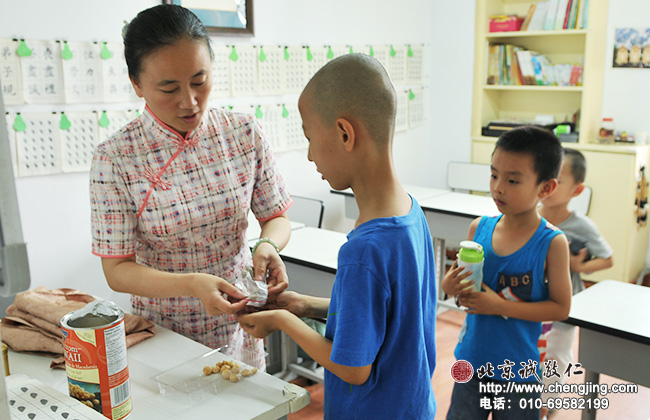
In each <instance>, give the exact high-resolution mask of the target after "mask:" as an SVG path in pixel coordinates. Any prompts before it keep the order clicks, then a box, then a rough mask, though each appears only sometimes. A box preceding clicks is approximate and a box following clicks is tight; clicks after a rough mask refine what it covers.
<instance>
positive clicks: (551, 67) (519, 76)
mask: <svg viewBox="0 0 650 420" xmlns="http://www.w3.org/2000/svg"><path fill="white" fill-rule="evenodd" d="M486 73H487V74H486V83H487V84H488V85H501V86H522V85H535V86H579V85H581V84H582V79H581V75H582V66H581V65H573V64H553V63H551V61H550V60H549V58H548V57H547V56H545V55H544V54H540V53H538V52H536V51H529V50H525V49H523V48H522V47H519V46H517V45H511V44H490V45H489V46H488V56H487V70H486Z"/></svg>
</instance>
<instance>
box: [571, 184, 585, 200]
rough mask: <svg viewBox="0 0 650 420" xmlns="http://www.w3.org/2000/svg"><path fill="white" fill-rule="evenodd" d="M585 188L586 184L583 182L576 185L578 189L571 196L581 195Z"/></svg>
mask: <svg viewBox="0 0 650 420" xmlns="http://www.w3.org/2000/svg"><path fill="white" fill-rule="evenodd" d="M584 190H585V184H583V183H582V182H581V183H579V184H578V185H577V186H576V190H575V191H574V192H573V195H572V196H571V197H577V196H579V195H580V194H582V192H583V191H584Z"/></svg>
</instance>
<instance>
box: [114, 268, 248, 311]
mask: <svg viewBox="0 0 650 420" xmlns="http://www.w3.org/2000/svg"><path fill="white" fill-rule="evenodd" d="M102 268H103V269H104V275H105V276H106V280H107V281H108V285H109V286H110V288H111V289H113V290H115V291H116V292H122V293H130V294H133V295H137V296H144V297H151V298H160V297H174V296H194V297H197V298H199V299H200V300H201V303H203V306H204V307H205V310H206V311H207V312H208V314H210V315H221V314H225V313H227V314H235V313H237V312H239V311H241V310H242V309H243V308H244V306H245V305H246V303H247V301H246V300H242V299H244V298H245V297H246V296H245V295H244V294H243V293H242V292H241V291H240V290H239V289H237V288H236V287H235V286H233V285H231V284H230V283H228V282H227V281H226V280H224V279H222V278H221V277H217V276H213V275H211V274H205V273H167V272H164V271H159V270H156V269H154V268H151V267H146V266H144V265H142V264H138V263H137V262H136V261H135V257H127V258H102ZM223 293H226V294H227V295H228V296H230V297H232V298H233V299H234V300H237V301H239V302H237V303H230V302H228V300H227V299H225V298H224V297H223V296H222V295H223Z"/></svg>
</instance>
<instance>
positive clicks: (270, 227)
mask: <svg viewBox="0 0 650 420" xmlns="http://www.w3.org/2000/svg"><path fill="white" fill-rule="evenodd" d="M260 227H261V228H262V232H261V233H260V238H269V239H271V240H272V241H273V242H275V244H276V245H277V246H278V249H279V250H281V249H282V248H284V247H285V246H286V245H287V243H288V242H289V237H290V236H291V222H289V218H288V217H287V216H286V214H285V213H282V214H281V215H279V216H277V217H274V218H273V219H269V220H265V221H260ZM253 267H254V269H255V280H256V281H263V280H264V278H266V281H267V283H268V285H269V295H276V294H278V293H280V292H282V291H283V290H285V289H286V288H287V287H288V286H289V278H288V277H287V268H286V267H285V265H284V262H283V261H282V258H280V255H279V253H278V251H276V249H275V247H274V246H273V245H272V244H270V243H268V242H259V243H258V245H257V247H256V248H255V254H253Z"/></svg>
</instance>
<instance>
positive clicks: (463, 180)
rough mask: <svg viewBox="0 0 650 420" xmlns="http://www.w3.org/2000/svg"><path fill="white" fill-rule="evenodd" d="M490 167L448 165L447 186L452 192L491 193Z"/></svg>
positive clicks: (466, 164)
mask: <svg viewBox="0 0 650 420" xmlns="http://www.w3.org/2000/svg"><path fill="white" fill-rule="evenodd" d="M490 175H491V172H490V165H485V164H481V163H469V162H449V163H448V164H447V186H448V187H449V188H450V189H451V190H452V191H460V192H481V193H487V194H489V193H490Z"/></svg>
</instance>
